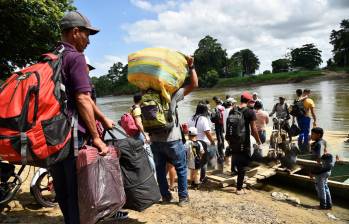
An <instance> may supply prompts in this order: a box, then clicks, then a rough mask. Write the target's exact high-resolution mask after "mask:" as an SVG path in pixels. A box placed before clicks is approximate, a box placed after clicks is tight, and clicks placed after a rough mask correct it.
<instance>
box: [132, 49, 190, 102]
mask: <svg viewBox="0 0 349 224" xmlns="http://www.w3.org/2000/svg"><path fill="white" fill-rule="evenodd" d="M187 74H188V65H187V61H186V58H185V56H184V55H183V54H182V53H179V52H177V51H174V50H170V49H165V48H146V49H143V50H141V51H137V52H135V53H132V54H130V55H129V56H128V77H127V78H128V81H129V82H130V83H132V84H134V85H136V86H137V87H139V88H140V89H141V90H148V89H153V90H156V91H159V92H160V93H161V96H162V97H163V98H164V99H165V100H166V101H167V102H170V100H171V95H172V94H173V93H174V92H175V91H176V90H178V89H179V88H180V87H181V86H182V85H183V83H184V80H185V77H186V76H187Z"/></svg>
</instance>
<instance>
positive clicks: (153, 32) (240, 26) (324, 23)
mask: <svg viewBox="0 0 349 224" xmlns="http://www.w3.org/2000/svg"><path fill="white" fill-rule="evenodd" d="M74 2H75V5H76V7H77V8H78V10H80V11H81V12H82V13H83V14H85V15H86V16H87V17H89V18H90V20H91V23H92V24H93V25H95V26H97V27H99V28H101V32H100V33H98V34H97V35H95V36H93V37H91V38H90V42H91V43H90V46H89V47H88V49H87V50H86V54H87V55H88V57H89V58H90V61H91V64H93V65H94V66H96V68H97V69H96V70H95V71H94V72H93V73H92V75H94V76H100V75H104V74H106V73H107V71H108V69H109V67H110V66H111V65H112V64H113V63H114V62H117V61H121V62H123V63H127V55H128V54H129V53H132V52H134V51H137V50H140V49H142V48H145V47H168V48H173V49H176V50H179V51H182V52H183V53H186V54H192V53H193V52H194V51H195V49H196V48H197V44H198V42H199V40H200V39H202V38H203V37H205V36H206V35H211V36H212V37H214V38H216V39H218V41H219V42H220V43H221V44H222V46H223V48H225V49H227V51H228V54H229V56H230V55H232V54H233V53H234V52H236V51H238V50H241V49H245V48H249V49H251V50H252V51H254V52H255V54H256V55H257V56H258V57H259V59H260V62H261V66H260V69H259V72H260V73H261V72H263V71H264V70H266V69H271V61H273V60H275V59H278V58H281V57H283V56H284V55H285V54H286V53H287V52H288V51H289V49H290V48H295V47H300V46H302V45H303V44H306V43H314V44H315V45H316V46H317V47H318V48H319V49H320V50H322V58H323V61H324V62H326V60H327V59H328V58H330V57H331V49H332V46H331V45H330V44H329V35H330V32H331V30H333V29H338V28H339V23H340V21H341V20H343V19H349V0H191V1H189V0H177V1H175V0H169V1H160V0H129V1H128V0H122V1H114V0H98V1H95V0H75V1H74Z"/></svg>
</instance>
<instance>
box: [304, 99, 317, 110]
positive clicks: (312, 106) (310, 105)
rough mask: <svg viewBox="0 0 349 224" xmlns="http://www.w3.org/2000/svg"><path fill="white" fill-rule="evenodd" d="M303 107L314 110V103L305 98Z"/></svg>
mask: <svg viewBox="0 0 349 224" xmlns="http://www.w3.org/2000/svg"><path fill="white" fill-rule="evenodd" d="M304 107H305V108H306V109H310V108H315V103H314V101H313V100H312V99H309V98H307V99H305V100H304Z"/></svg>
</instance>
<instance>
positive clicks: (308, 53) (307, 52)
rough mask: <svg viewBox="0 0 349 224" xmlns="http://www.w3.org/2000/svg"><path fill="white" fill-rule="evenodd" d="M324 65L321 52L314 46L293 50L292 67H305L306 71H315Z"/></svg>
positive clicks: (308, 45) (304, 46) (306, 45)
mask: <svg viewBox="0 0 349 224" xmlns="http://www.w3.org/2000/svg"><path fill="white" fill-rule="evenodd" d="M321 63H322V59H321V51H320V50H319V49H318V48H316V47H315V45H314V44H305V45H303V46H302V47H300V48H295V49H292V51H291V65H292V67H303V68H306V69H311V70H312V69H315V68H316V67H318V66H319V65H320V64H321Z"/></svg>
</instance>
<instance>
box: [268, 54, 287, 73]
mask: <svg viewBox="0 0 349 224" xmlns="http://www.w3.org/2000/svg"><path fill="white" fill-rule="evenodd" d="M271 67H272V68H273V73H278V72H288V71H289V70H290V60H288V59H286V58H281V59H278V60H275V61H272V62H271Z"/></svg>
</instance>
